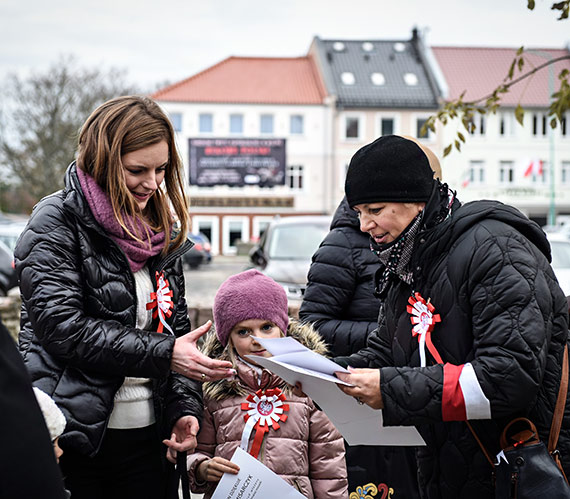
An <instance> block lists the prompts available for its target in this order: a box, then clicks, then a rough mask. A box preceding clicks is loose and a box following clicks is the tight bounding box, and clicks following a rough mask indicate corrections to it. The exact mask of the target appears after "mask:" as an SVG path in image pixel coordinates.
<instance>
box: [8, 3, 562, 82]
mask: <svg viewBox="0 0 570 499" xmlns="http://www.w3.org/2000/svg"><path fill="white" fill-rule="evenodd" d="M552 3H553V0H536V8H535V10H534V11H532V12H531V11H529V10H528V9H527V8H526V5H527V0H343V1H339V0H277V1H274V0H202V1H196V0H155V1H149V0H96V1H94V0H0V78H2V77H3V76H4V75H5V74H6V73H8V72H17V73H19V74H21V75H22V76H25V74H26V73H27V72H28V71H33V70H43V69H45V68H46V67H47V66H48V65H49V64H50V63H53V62H55V61H56V60H57V59H58V57H59V56H60V55H66V54H73V55H75V56H76V57H77V59H78V60H79V63H80V64H81V65H82V66H88V67H93V66H99V67H106V68H109V67H116V68H121V69H126V70H127V71H128V72H127V80H128V81H133V82H134V81H138V82H139V84H141V85H143V86H147V87H148V86H151V87H152V86H154V85H155V84H156V83H158V82H164V81H166V80H168V81H171V82H175V81H178V80H181V79H183V78H187V77H189V76H191V75H193V74H195V73H196V72H198V71H200V70H202V69H205V68H207V67H208V66H211V65H213V64H215V63H217V62H219V61H221V60H222V59H225V58H226V57H229V56H231V55H236V56H268V57H275V56H277V57H280V56H281V57H282V56H285V57H296V56H301V55H305V54H306V52H307V50H308V48H309V45H310V44H311V40H312V39H313V37H314V36H319V37H321V38H325V39H331V38H341V39H343V38H346V39H348V38H353V39H374V38H376V39H386V40H391V39H401V40H404V39H408V38H410V35H411V30H412V28H413V27H414V26H417V27H418V28H419V29H420V31H421V32H422V33H423V34H424V36H425V39H426V41H427V43H428V44H430V45H461V46H500V47H505V46H506V47H519V46H521V45H525V46H527V47H549V48H563V47H565V46H566V45H567V44H568V43H569V42H570V20H566V21H557V20H556V19H557V17H558V16H557V14H556V13H555V12H553V11H551V10H549V9H550V6H551V5H552Z"/></svg>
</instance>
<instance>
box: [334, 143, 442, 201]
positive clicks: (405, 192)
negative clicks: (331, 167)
mask: <svg viewBox="0 0 570 499" xmlns="http://www.w3.org/2000/svg"><path fill="white" fill-rule="evenodd" d="M432 186H433V170H432V169H431V168H430V165H429V161H428V158H427V156H426V155H425V153H424V152H423V151H422V150H421V148H420V147H419V146H418V145H417V144H416V143H415V142H412V141H411V140H408V139H405V138H403V137H400V136H399V135H385V136H383V137H380V138H379V139H376V140H375V141H374V142H372V143H371V144H367V145H365V146H364V147H362V148H360V149H359V150H358V151H356V153H355V154H354V156H352V159H351V160H350V165H349V167H348V172H347V174H346V182H345V185H344V190H345V192H346V198H347V200H348V204H349V205H350V207H351V208H352V207H353V206H355V205H357V204H363V203H379V202H384V201H389V202H395V203H421V202H425V201H427V200H428V199H429V197H430V194H431V190H432Z"/></svg>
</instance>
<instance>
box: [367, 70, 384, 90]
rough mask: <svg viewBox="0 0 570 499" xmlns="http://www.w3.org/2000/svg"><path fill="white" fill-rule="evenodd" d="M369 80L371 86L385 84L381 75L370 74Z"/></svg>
mask: <svg viewBox="0 0 570 499" xmlns="http://www.w3.org/2000/svg"><path fill="white" fill-rule="evenodd" d="M370 79H371V80H372V84H373V85H376V86H379V87H380V86H382V85H384V84H385V83H386V78H385V77H384V75H383V74H382V73H372V74H371V75H370Z"/></svg>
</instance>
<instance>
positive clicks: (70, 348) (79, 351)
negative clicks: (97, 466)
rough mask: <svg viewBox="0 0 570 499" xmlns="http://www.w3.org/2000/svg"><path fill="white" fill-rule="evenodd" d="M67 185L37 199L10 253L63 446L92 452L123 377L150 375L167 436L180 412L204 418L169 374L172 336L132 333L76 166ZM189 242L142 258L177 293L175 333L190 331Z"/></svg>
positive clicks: (187, 383)
mask: <svg viewBox="0 0 570 499" xmlns="http://www.w3.org/2000/svg"><path fill="white" fill-rule="evenodd" d="M65 185H66V187H65V189H64V190H62V191H59V192H57V193H55V194H52V195H51V196H48V197H46V198H44V199H43V200H42V201H40V202H39V203H38V205H37V206H36V207H35V209H34V211H33V213H32V216H31V217H30V221H29V223H28V226H27V227H26V229H25V231H24V233H23V234H22V236H21V237H20V240H19V242H18V245H17V247H16V250H15V259H16V270H17V272H18V276H19V279H20V290H21V295H22V315H21V331H20V338H19V340H20V351H21V352H22V355H23V357H24V361H25V363H26V366H27V368H28V370H29V371H30V373H31V376H32V380H33V382H34V385H36V386H38V387H39V388H41V389H42V390H44V391H45V392H46V393H48V394H49V395H51V396H52V397H53V399H54V400H55V402H56V403H57V404H58V406H59V407H60V408H61V409H62V411H63V412H64V414H65V416H66V418H67V426H66V429H65V432H64V434H63V435H62V436H61V438H60V445H61V447H62V448H63V449H66V448H70V449H74V450H76V451H77V452H80V453H83V454H86V455H94V454H95V453H96V452H97V450H98V448H99V446H100V443H101V440H102V438H103V434H104V432H105V428H106V425H107V421H108V419H109V416H110V414H111V410H112V408H113V398H114V396H115V393H116V391H117V390H118V388H119V387H120V386H121V385H122V383H123V381H124V378H125V376H137V377H145V378H152V379H153V382H154V394H155V412H156V418H157V421H159V422H162V423H163V427H162V430H163V431H164V432H165V433H164V434H166V435H170V433H169V432H170V429H171V428H172V425H173V424H174V422H175V421H176V420H177V419H178V418H180V417H181V416H183V415H193V416H196V417H198V418H201V415H202V393H201V387H200V384H199V383H198V382H195V381H192V380H190V379H188V378H185V377H183V376H180V375H178V374H175V373H173V372H171V371H170V362H171V357H172V350H173V347H174V340H175V337H174V336H173V335H171V334H169V333H167V332H165V333H160V334H159V333H155V332H149V331H142V330H139V329H136V328H135V323H136V308H137V307H136V292H135V281H134V277H133V274H132V272H131V270H130V267H129V264H128V261H127V259H126V257H125V255H124V253H123V252H122V250H121V249H120V248H119V247H118V245H117V244H116V243H115V242H114V241H113V240H111V239H110V238H109V237H108V236H107V235H106V233H105V232H104V230H103V229H102V228H101V226H99V225H98V224H97V222H96V221H95V219H94V218H93V216H92V214H91V210H90V208H89V205H88V204H87V201H86V200H85V198H84V196H83V193H82V191H81V187H80V185H79V181H78V178H77V173H76V170H75V165H73V164H72V165H71V166H70V168H69V169H68V170H67V173H66V177H65ZM190 246H191V243H189V242H187V243H185V244H184V245H183V246H182V247H181V248H179V249H178V250H176V251H175V252H173V253H171V254H169V255H167V256H166V257H162V256H161V255H158V256H157V257H155V258H153V259H151V260H149V262H148V265H149V269H150V273H151V280H152V281H153V282H155V278H154V275H155V271H164V276H165V278H166V279H167V280H168V282H169V285H170V289H171V290H172V291H173V292H174V296H173V301H174V310H173V313H172V315H171V317H170V319H168V322H169V324H170V325H171V327H172V329H173V331H174V332H175V334H176V336H179V335H182V334H184V333H187V332H188V331H190V321H189V318H188V310H187V306H186V300H185V298H184V294H185V291H184V275H183V272H182V263H181V259H180V256H181V255H182V254H183V253H184V252H185V251H186V250H187V249H188V248H189V247H190ZM156 328H157V324H153V331H156Z"/></svg>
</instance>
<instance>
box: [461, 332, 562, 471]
mask: <svg viewBox="0 0 570 499" xmlns="http://www.w3.org/2000/svg"><path fill="white" fill-rule="evenodd" d="M567 395H568V343H566V345H564V354H563V359H562V373H561V375H560V387H559V389H558V397H557V399H556V406H555V408H554V414H553V415H552V425H551V426H550V435H549V437H548V452H549V453H550V454H552V453H553V452H554V451H555V450H556V446H557V444H558V436H559V435H560V428H561V426H562V418H563V417H564V408H565V407H566V398H567ZM465 422H466V423H467V426H468V428H469V430H470V431H471V433H472V434H473V437H474V438H475V440H476V441H477V443H478V444H479V447H480V448H481V450H482V451H483V454H484V455H485V457H486V458H487V461H489V464H490V465H491V466H492V467H495V465H494V463H493V460H492V459H491V456H490V455H489V453H488V452H487V449H486V448H485V446H484V445H483V442H481V440H480V439H479V437H478V436H477V433H475V430H474V429H473V427H472V426H471V423H470V422H469V421H465ZM551 446H552V448H551ZM556 462H557V464H558V463H559V461H558V460H557V461H556ZM559 467H561V465H559ZM563 473H564V472H563ZM564 478H566V476H565V477H564Z"/></svg>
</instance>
